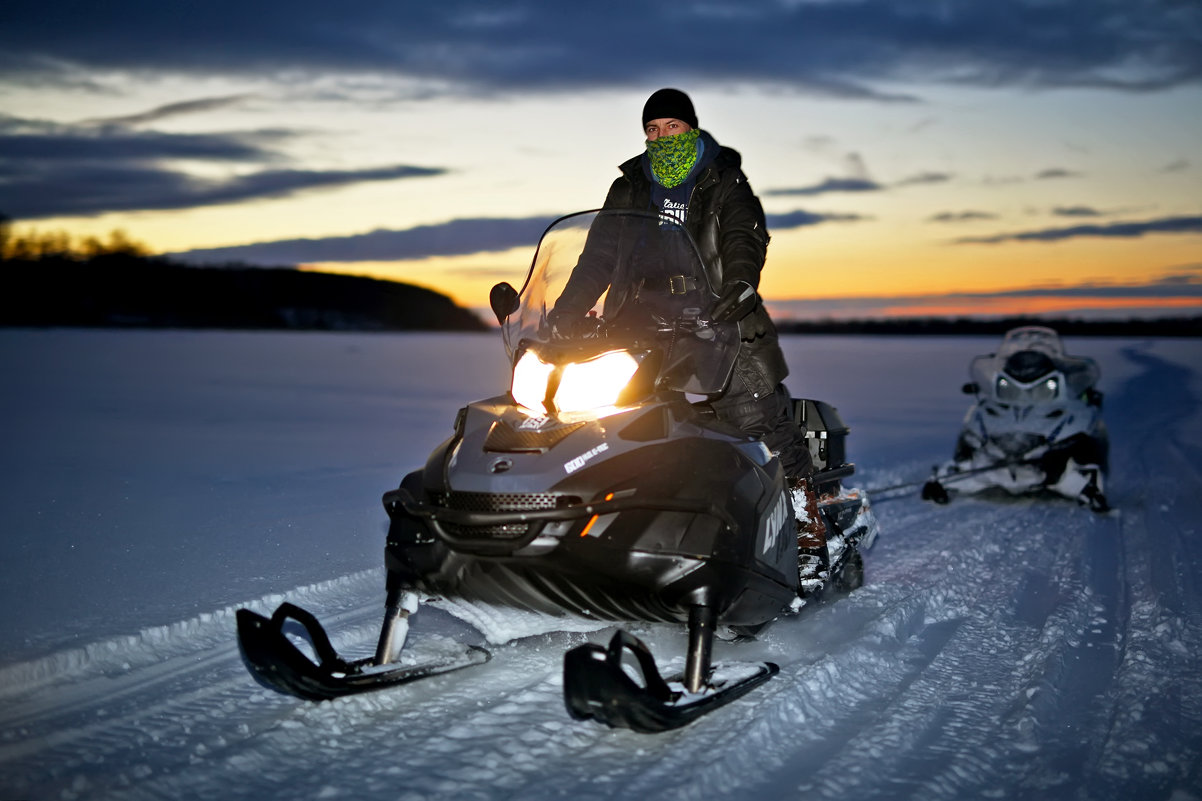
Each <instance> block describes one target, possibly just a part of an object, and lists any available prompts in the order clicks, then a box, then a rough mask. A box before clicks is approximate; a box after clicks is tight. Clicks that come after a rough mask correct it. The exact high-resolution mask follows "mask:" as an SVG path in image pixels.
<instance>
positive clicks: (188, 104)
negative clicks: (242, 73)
mask: <svg viewBox="0 0 1202 801" xmlns="http://www.w3.org/2000/svg"><path fill="white" fill-rule="evenodd" d="M250 97H252V95H247V94H241V95H229V96H226V97H204V98H198V99H196V100H184V101H181V102H179V103H168V104H167V105H165V106H159V107H158V108H155V109H151V110H150V111H146V112H143V113H141V114H131V115H128V116H125V117H105V118H102V119H94V120H84V123H85V124H89V125H144V124H146V123H149V122H158V121H159V120H164V119H167V118H169V117H179V116H182V115H185V114H200V113H203V112H206V111H216V110H218V109H223V108H228V107H230V106H236V105H238V104H239V103H242V102H243V101H245V100H246V99H247V98H250Z"/></svg>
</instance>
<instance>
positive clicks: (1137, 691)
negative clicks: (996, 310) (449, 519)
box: [0, 330, 1202, 801]
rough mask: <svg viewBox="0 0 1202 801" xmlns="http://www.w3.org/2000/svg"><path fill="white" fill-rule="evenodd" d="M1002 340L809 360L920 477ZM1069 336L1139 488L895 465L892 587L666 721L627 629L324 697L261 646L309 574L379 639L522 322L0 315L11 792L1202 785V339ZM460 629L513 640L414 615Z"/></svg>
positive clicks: (944, 796) (1069, 790)
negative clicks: (630, 714) (274, 326)
mask: <svg viewBox="0 0 1202 801" xmlns="http://www.w3.org/2000/svg"><path fill="white" fill-rule="evenodd" d="M997 342H998V340H997V339H996V338H981V337H963V338H923V337H897V338H869V337H821V336H819V337H786V338H785V340H784V344H785V348H786V355H787V356H788V358H789V362H790V365H791V366H792V368H793V375H792V376H791V377H790V379H789V381H788V384H789V386H790V389H791V390H792V391H793V393H794V394H795V395H805V396H808V397H815V398H819V399H822V400H825V401H827V402H829V403H831V404H832V405H834V406H836V407H837V408H838V409H839V411H840V413H841V415H842V417H843V418H844V420H845V421H846V422H847V423H848V424H849V425H850V426H851V429H852V432H851V435H850V437H849V439H848V452H849V456H850V457H851V459H852V460H853V461H855V462H856V463H857V468H858V473H857V476H856V477H855V479H854V480H853V481H852V482H851V483H853V484H858V485H859V486H861V487H866V488H879V487H887V486H891V485H894V484H898V483H902V482H907V481H912V480H919V479H921V478H923V477H925V475H926V474H927V472H928V471H929V470H930V468H931V466H932V465H933V464H935V463H936V462H939V461H942V460H943V459H945V458H947V457H948V456H950V452H951V448H952V445H953V442H954V439H955V435H956V432H957V430H958V427H959V423H960V419H961V417H962V416H963V413H964V410H965V409H966V407H967V402H968V400H967V398H966V397H965V396H964V395H962V394H960V392H959V387H960V385H961V384H962V383H963V382H964V381H965V380H967V365H968V362H969V360H970V359H971V358H972V357H973V356H975V355H977V354H978V353H983V352H988V351H989V350H991V349H993V347H994V346H995V345H996V344H997ZM1066 344H1067V345H1068V348H1069V351H1070V352H1072V353H1074V354H1077V355H1085V356H1091V357H1093V358H1095V359H1096V360H1097V361H1098V362H1099V364H1100V365H1101V368H1102V383H1101V389H1102V390H1103V391H1104V392H1105V393H1106V405H1105V412H1104V414H1105V417H1106V420H1107V423H1108V425H1109V428H1110V432H1111V439H1112V453H1111V478H1110V485H1109V491H1108V495H1109V497H1110V500H1111V503H1112V504H1113V506H1114V507H1115V511H1114V512H1113V513H1111V514H1110V515H1106V516H1098V515H1095V514H1092V513H1090V512H1089V511H1087V510H1085V509H1084V508H1080V507H1077V506H1075V505H1073V504H1072V503H1070V502H1066V501H1052V500H1029V499H987V498H971V499H957V500H955V501H953V503H952V504H951V505H950V506H947V507H937V506H933V505H930V504H927V503H924V502H922V501H920V500H919V499H918V497H917V494H916V493H915V492H911V493H908V494H902V495H899V496H887V495H884V496H882V497H880V498H878V499H877V502H876V510H877V516H878V519H879V521H880V525H881V537H880V539H879V540H878V543H877V545H876V547H875V548H874V549H873V550H872V551H870V552H869V553H868V554H867V556H866V566H867V580H866V584H865V586H864V587H863V588H862V589H860V590H858V591H856V592H854V593H853V594H852V595H850V596H849V597H847V598H845V599H842V600H840V601H838V602H836V603H832V604H829V605H825V606H822V607H820V608H818V609H815V610H812V611H811V612H810V613H808V614H804V615H801V616H798V617H794V618H785V619H781V620H779V621H777V622H776V623H774V624H773V625H772V626H770V627H768V628H767V629H766V630H765V631H764V632H763V633H762V634H761V636H760V637H759V639H758V640H756V641H754V642H750V643H742V644H734V645H732V644H727V643H719V644H718V646H717V649H716V650H717V653H716V656H717V657H718V658H720V659H721V658H747V659H771V660H772V661H775V662H777V663H778V664H780V665H781V674H780V675H779V676H777V677H776V678H774V679H772V680H771V681H770V682H768V683H767V684H765V685H764V686H762V687H761V688H759V689H757V690H756V691H754V692H753V693H751V694H750V695H748V696H746V697H745V698H743V699H741V700H739V701H737V702H735V703H734V704H732V705H731V706H729V707H727V708H725V709H723V710H720V711H718V712H716V713H714V714H713V715H710V716H708V717H707V718H705V719H703V720H701V721H700V722H698V723H696V724H694V725H692V726H690V727H687V728H685V729H682V730H678V731H674V732H670V733H667V734H662V735H656V736H649V735H640V734H635V733H632V732H629V731H615V730H610V729H606V728H602V727H600V726H598V725H596V724H592V723H587V724H583V723H577V722H574V721H572V720H571V719H570V718H569V717H568V716H567V714H566V712H565V710H564V707H563V701H562V679H561V671H562V654H563V652H564V651H566V650H567V649H568V648H570V647H572V646H574V645H577V644H579V643H581V642H583V641H585V640H586V639H593V640H596V641H602V640H605V639H608V636H609V631H602V632H598V633H596V634H590V635H584V634H570V633H554V634H548V635H543V636H539V637H532V638H527V639H523V640H518V641H515V642H513V643H511V644H508V645H504V646H500V647H497V648H494V649H493V650H494V657H493V659H492V661H491V662H489V663H488V664H486V665H484V666H481V667H478V668H473V669H471V670H469V671H465V672H462V673H458V674H451V675H447V676H443V677H439V678H435V679H431V680H429V681H427V682H425V683H420V684H418V685H413V686H409V687H402V688H397V689H394V690H390V691H385V692H382V693H377V694H374V695H371V696H370V697H362V696H361V697H353V698H347V699H343V700H339V701H336V702H331V703H324V704H309V703H305V702H302V701H298V700H295V699H292V698H288V697H285V696H281V695H278V694H276V693H272V692H270V691H267V690H265V689H263V688H261V687H260V686H259V685H257V684H256V683H255V682H254V681H253V680H252V679H251V678H250V676H249V674H248V673H247V672H246V670H245V668H244V667H243V665H242V663H241V661H240V659H239V656H238V650H237V646H236V643H235V638H234V610H235V609H237V608H238V607H240V606H250V607H252V608H256V609H258V610H259V611H268V610H270V609H271V608H274V606H275V605H276V604H278V603H279V602H280V601H281V600H284V599H288V600H292V601H296V602H298V603H300V604H302V605H304V606H307V607H309V608H311V609H312V610H313V611H315V612H316V613H317V614H318V615H319V617H321V618H322V620H323V621H324V622H326V623H327V625H328V626H329V627H330V628H331V629H332V630H335V631H337V632H338V634H339V643H340V645H344V646H347V647H355V646H356V645H359V646H362V645H363V644H364V643H366V644H368V646H370V645H371V644H372V643H373V642H374V636H375V633H376V629H377V626H378V620H379V616H380V606H381V601H382V582H383V570H382V550H383V537H384V531H385V528H386V522H387V518H386V516H385V514H384V511H383V508H382V507H381V504H380V495H381V494H382V493H383V492H384V491H386V490H388V489H391V488H393V487H395V486H396V484H397V482H398V481H399V480H400V478H401V477H402V476H403V475H404V474H405V473H406V472H408V471H409V470H410V469H413V468H414V467H417V466H420V465H421V464H422V463H424V461H425V458H426V455H427V453H428V452H429V451H430V450H431V449H432V448H433V447H434V446H435V445H436V444H437V443H438V442H440V441H441V440H443V439H445V438H446V436H448V435H449V433H450V430H451V425H452V421H453V419H454V415H455V411H456V410H457V409H458V408H459V407H460V406H462V405H463V404H464V403H466V402H467V401H470V400H474V399H478V398H482V397H487V396H490V395H494V394H497V393H498V392H500V391H503V390H504V388H505V387H506V385H507V381H508V375H507V371H506V368H505V364H504V350H503V348H502V346H501V343H500V339H499V337H497V336H495V335H415V334H409V335H381V334H364V335H359V334H296V333H253V334H252V333H217V332H174V331H168V332H145V331H67V330H49V331H25V330H4V331H0V370H2V371H3V376H4V386H5V389H4V391H3V394H2V395H0V419H2V420H3V421H4V422H3V432H4V448H3V450H2V451H0V479H2V483H0V565H2V567H0V570H2V571H3V582H2V583H0V596H2V597H0V600H2V601H3V604H4V608H5V610H6V614H5V615H4V618H3V622H2V623H0V654H3V656H2V657H0V788H3V791H2V793H0V795H3V796H4V797H5V798H37V799H50V798H61V799H104V798H120V799H159V798H162V799H166V798H171V799H176V798H189V799H223V801H224V800H226V799H240V798H246V799H263V798H287V799H305V798H349V799H413V801H416V800H417V799H435V798H439V799H441V798H446V799H501V798H513V799H518V798H521V799H534V800H535V801H540V800H541V799H558V798H572V799H574V800H575V801H582V800H583V799H612V798H636V797H639V798H657V799H699V800H700V799H713V798H803V797H804V798H824V799H827V798H829V799H838V800H839V801H844V800H845V799H852V798H854V799H857V801H864V800H865V799H898V798H919V797H921V798H923V799H924V801H944V800H946V801H960V800H961V799H969V798H984V799H1003V798H1004V799H1082V800H1084V799H1090V800H1091V801H1092V800H1093V799H1116V801H1117V800H1118V799H1124V800H1125V799H1135V798H1138V799H1171V801H1199V800H1202V585H1200V582H1202V541H1200V540H1199V536H1198V529H1199V526H1200V525H1202V402H1200V398H1202V348H1200V347H1199V345H1198V343H1197V341H1193V340H1170V339H1155V340H1147V341H1142V340H1129V339H1109V338H1107V339H1077V340H1073V339H1070V340H1067V342H1066ZM627 628H628V629H630V630H632V631H633V632H634V633H636V634H638V635H639V636H640V637H642V638H644V639H645V640H647V641H648V643H649V644H650V645H651V646H652V649H653V651H654V652H655V653H656V655H657V656H658V657H659V658H660V659H661V660H667V659H671V658H673V657H679V656H681V655H682V654H683V651H684V633H683V631H682V630H678V629H677V628H674V627H669V626H652V625H635V626H629V627H627ZM446 637H454V638H457V639H461V640H467V641H477V642H478V641H479V636H478V635H477V634H476V633H475V632H473V631H472V630H471V629H470V628H468V627H466V626H465V625H464V624H462V623H461V622H459V621H458V620H456V619H454V618H452V617H450V616H449V615H446V614H445V613H443V612H442V611H441V610H439V609H429V610H425V611H423V612H422V613H421V614H420V615H418V616H417V618H416V619H415V625H414V631H413V639H414V647H415V648H420V647H422V646H423V643H429V644H436V643H438V642H440V641H442V640H443V639H444V638H446ZM473 637H475V640H473Z"/></svg>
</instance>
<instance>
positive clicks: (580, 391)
mask: <svg viewBox="0 0 1202 801" xmlns="http://www.w3.org/2000/svg"><path fill="white" fill-rule="evenodd" d="M638 367H639V359H638V358H637V357H636V356H635V355H634V354H632V353H631V352H630V351H627V350H611V351H607V352H605V353H602V354H600V355H598V356H594V357H593V358H590V359H587V360H584V361H579V362H567V363H566V364H552V363H548V362H545V361H543V359H542V358H541V357H540V356H539V355H538V353H536V352H535V351H533V350H527V351H526V352H525V353H523V354H522V356H521V358H519V359H518V363H517V364H516V365H514V368H513V383H512V385H511V386H510V392H511V393H512V394H513V399H514V400H515V401H517V403H518V405H520V406H522V407H523V408H525V409H527V410H529V411H531V412H533V413H535V414H556V413H564V412H591V413H593V414H595V415H596V416H598V417H603V416H605V415H606V414H612V413H613V412H614V411H617V403H618V397H619V396H620V395H621V394H622V390H623V389H625V388H626V385H627V384H629V383H630V379H631V378H632V377H633V376H634V373H635V371H636V370H637V369H638Z"/></svg>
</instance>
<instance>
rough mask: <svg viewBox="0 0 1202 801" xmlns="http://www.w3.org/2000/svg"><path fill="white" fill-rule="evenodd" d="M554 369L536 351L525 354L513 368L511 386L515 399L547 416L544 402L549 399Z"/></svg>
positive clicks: (520, 403) (533, 410)
mask: <svg viewBox="0 0 1202 801" xmlns="http://www.w3.org/2000/svg"><path fill="white" fill-rule="evenodd" d="M554 369H555V366H554V365H552V364H547V363H546V362H544V361H543V360H542V359H540V358H538V354H537V353H535V352H534V351H531V350H528V351H526V352H525V353H523V354H522V358H520V359H518V363H517V364H516V365H514V367H513V384H512V385H511V386H510V392H511V393H512V394H513V399H514V400H515V401H517V402H518V404H519V405H521V406H524V407H526V408H527V409H529V410H530V411H532V412H537V413H539V414H546V413H547V409H546V407H544V406H543V400H544V399H545V398H546V397H547V380H548V379H549V378H550V377H551V372H552V371H553V370H554Z"/></svg>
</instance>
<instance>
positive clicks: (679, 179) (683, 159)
mask: <svg viewBox="0 0 1202 801" xmlns="http://www.w3.org/2000/svg"><path fill="white" fill-rule="evenodd" d="M700 135H701V129H700V128H694V129H693V130H691V131H685V132H684V133H678V134H676V135H674V136H661V137H659V138H658V139H654V140H652V139H649V140H647V157H648V158H649V159H651V174H652V175H654V176H655V180H656V181H658V182H659V183H660V184H661V185H663V186H665V187H667V188H668V189H671V188H672V187H674V186H680V185H681V184H682V183H684V180H685V179H686V178H688V177H689V173H690V172H691V171H692V170H693V165H694V164H696V163H697V137H699V136H700Z"/></svg>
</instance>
